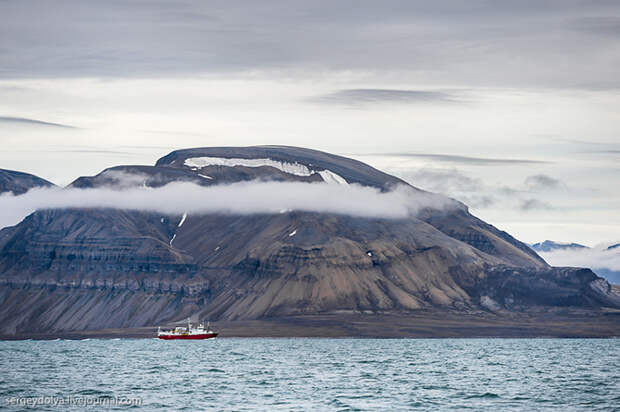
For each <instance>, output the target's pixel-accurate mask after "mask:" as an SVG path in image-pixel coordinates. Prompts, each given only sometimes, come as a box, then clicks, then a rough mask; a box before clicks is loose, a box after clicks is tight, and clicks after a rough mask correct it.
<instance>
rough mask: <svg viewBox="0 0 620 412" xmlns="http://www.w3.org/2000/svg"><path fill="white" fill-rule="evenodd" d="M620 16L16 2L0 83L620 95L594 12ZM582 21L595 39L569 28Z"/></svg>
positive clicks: (6, 7) (580, 10)
mask: <svg viewBox="0 0 620 412" xmlns="http://www.w3.org/2000/svg"><path fill="white" fill-rule="evenodd" d="M619 13H620V5H619V4H618V3H617V2H581V1H570V2H566V1H556V0H551V1H545V2H534V3H532V2H515V1H493V2H489V1H486V0H473V1H468V2H459V1H447V2H429V1H426V0H417V1H407V2H403V1H399V0H386V1H382V2H376V1H371V0H360V1H358V2H355V5H354V6H353V7H352V5H351V3H350V2H349V1H327V0H317V1H312V2H307V1H285V0H280V1H270V2H256V1H235V2H217V1H199V2H198V1H178V2H168V1H163V0H149V1H139V2H138V1H128V0H110V1H100V2H96V1H93V2H84V1H81V0H58V1H54V2H48V1H42V0H22V1H5V2H0V62H2V63H1V64H0V77H3V78H15V77H19V78H23V77H57V76H62V77H73V76H121V77H129V76H145V75H146V76H151V75H152V76H158V75H183V74H192V73H204V72H207V73H222V72H226V73H227V72H230V71H235V72H248V71H251V72H255V71H261V70H264V71H270V70H274V71H275V72H277V73H280V74H281V73H282V72H283V71H284V72H286V73H296V72H297V71H300V72H301V74H300V75H301V76H303V77H307V76H308V75H313V74H315V73H319V74H320V73H323V74H329V73H330V72H332V71H360V72H364V73H375V74H376V76H377V78H383V77H384V76H383V75H384V74H385V73H386V72H390V71H397V72H399V73H406V75H405V74H404V75H403V76H404V77H403V76H401V77H400V78H401V80H402V79H403V78H407V79H408V80H410V81H411V80H415V82H416V84H425V85H429V84H442V85H443V84H459V85H464V84H466V85H473V86H500V87H502V86H508V87H577V86H579V87H586V86H588V85H590V86H592V85H593V84H595V83H596V84H599V85H607V86H606V87H617V86H618V85H620V79H619V76H618V71H617V70H616V68H615V66H614V65H613V64H604V63H605V62H614V61H617V59H618V57H619V55H620V50H619V48H618V47H617V45H618V39H617V36H616V37H614V36H609V37H608V39H607V41H606V42H605V43H600V42H598V43H597V42H595V41H593V39H592V36H591V35H590V34H589V32H590V31H592V30H599V31H603V32H610V33H614V32H615V30H616V23H615V21H614V20H613V19H604V18H596V17H595V18H593V19H590V20H583V16H614V15H618V14H619ZM579 19H581V20H579ZM574 21H577V23H573V24H574V25H575V24H576V27H582V28H583V29H584V30H586V32H584V30H582V29H578V30H575V29H574V28H573V29H570V27H568V29H567V22H574ZM569 26H570V25H569ZM515 56H517V57H518V59H515ZM592 62H603V64H592ZM566 67H570V70H566Z"/></svg>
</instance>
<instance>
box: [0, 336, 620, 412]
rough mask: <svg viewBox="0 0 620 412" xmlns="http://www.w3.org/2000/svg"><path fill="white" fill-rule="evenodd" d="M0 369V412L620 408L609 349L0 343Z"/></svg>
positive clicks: (386, 343)
mask: <svg viewBox="0 0 620 412" xmlns="http://www.w3.org/2000/svg"><path fill="white" fill-rule="evenodd" d="M0 360H1V364H2V368H3V371H2V374H0V402H2V404H1V405H0V409H2V408H9V409H15V410H23V409H29V408H32V407H33V406H34V409H36V410H82V409H84V407H87V408H91V409H92V410H102V409H115V410H125V409H145V410H162V409H164V410H188V411H196V410H210V409H213V410H239V411H242V410H277V409H279V410H433V411H438V410H454V409H458V410H462V409H470V410H475V411H484V410H487V411H498V410H526V411H532V410H551V409H560V410H562V411H572V410H584V411H585V410H587V411H590V410H614V409H616V410H618V408H620V340H617V339H607V340H603V339H601V340H598V339H428V340H426V339H393V340H392V339H389V340H381V339H305V338H295V339H260V338H252V339H249V338H240V339H235V338H229V339H219V338H218V339H215V340H206V341H161V340H158V339H120V340H98V339H90V340H83V341H79V340H56V341H2V342H0ZM105 400H108V401H110V402H109V403H107V404H105V403H103V401H105ZM127 400H129V403H127ZM112 401H116V403H114V402H112ZM123 401H125V402H126V403H123ZM28 402H30V403H28ZM54 402H56V405H55V406H54V404H53V403H54ZM63 402H64V403H63ZM80 402H82V403H80ZM132 402H133V403H132Z"/></svg>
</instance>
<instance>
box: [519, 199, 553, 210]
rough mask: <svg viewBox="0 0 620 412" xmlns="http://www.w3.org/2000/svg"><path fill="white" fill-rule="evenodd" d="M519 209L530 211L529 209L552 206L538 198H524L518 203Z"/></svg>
mask: <svg viewBox="0 0 620 412" xmlns="http://www.w3.org/2000/svg"><path fill="white" fill-rule="evenodd" d="M519 209H521V210H523V211H531V210H551V209H553V207H552V206H551V205H550V204H549V203H547V202H543V201H541V200H538V199H526V200H524V201H522V202H521V204H520V205H519Z"/></svg>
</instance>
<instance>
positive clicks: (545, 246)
mask: <svg viewBox="0 0 620 412" xmlns="http://www.w3.org/2000/svg"><path fill="white" fill-rule="evenodd" d="M586 248H587V246H584V245H580V244H579V243H558V242H554V241H552V240H545V241H544V242H539V243H534V244H533V245H532V249H534V250H535V251H537V252H550V251H552V250H563V249H586Z"/></svg>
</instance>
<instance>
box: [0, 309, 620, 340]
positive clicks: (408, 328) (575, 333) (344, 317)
mask: <svg viewBox="0 0 620 412" xmlns="http://www.w3.org/2000/svg"><path fill="white" fill-rule="evenodd" d="M157 326H158V325H155V326H146V327H139V328H124V329H105V330H86V331H67V332H55V333H32V332H31V333H28V332H25V333H19V334H0V340H25V339H33V340H54V339H58V338H60V339H76V340H77V339H87V338H91V339H114V338H141V339H148V338H154V337H155V333H156V331H157ZM161 326H164V325H161ZM213 326H214V327H215V330H216V331H218V332H219V333H220V335H219V336H218V338H233V337H235V338H255V337H265V338H292V337H300V338H301V337H305V338H313V337H314V338H386V339H390V338H392V339H398V338H617V337H620V312H618V311H607V312H605V311H595V312H591V311H577V312H572V313H536V314H532V313H518V314H517V313H505V314H501V315H498V314H489V313H476V314H461V313H443V312H442V313H432V312H431V313H429V312H421V313H414V314H411V313H409V314H406V315H405V314H378V315H366V314H329V315H308V316H295V317H287V318H274V319H261V320H243V321H222V322H215V323H213Z"/></svg>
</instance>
